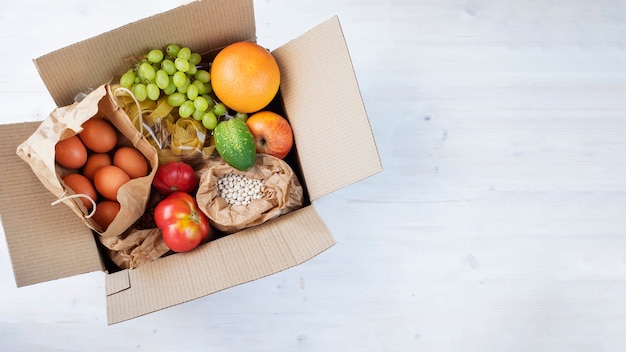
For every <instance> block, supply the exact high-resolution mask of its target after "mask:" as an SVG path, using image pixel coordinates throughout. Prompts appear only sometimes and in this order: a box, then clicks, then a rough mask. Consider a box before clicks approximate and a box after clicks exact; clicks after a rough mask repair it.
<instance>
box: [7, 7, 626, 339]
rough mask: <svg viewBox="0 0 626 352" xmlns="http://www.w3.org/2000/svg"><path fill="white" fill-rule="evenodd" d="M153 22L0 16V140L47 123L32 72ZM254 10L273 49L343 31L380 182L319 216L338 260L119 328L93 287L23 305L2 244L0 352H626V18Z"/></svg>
mask: <svg viewBox="0 0 626 352" xmlns="http://www.w3.org/2000/svg"><path fill="white" fill-rule="evenodd" d="M204 1H207V0H204ZM151 3H152V5H147V4H145V3H141V4H139V3H137V4H135V3H134V2H128V1H120V0H111V1H108V2H81V1H75V0H63V1H55V2H45V1H36V0H24V1H21V2H17V1H11V2H9V3H7V4H5V5H3V6H2V8H0V38H1V40H2V43H3V44H4V45H3V48H5V54H4V55H1V56H0V67H2V70H1V71H0V72H1V76H0V105H1V106H2V108H3V113H2V114H1V116H2V120H1V122H2V123H9V122H18V121H26V120H40V119H43V118H44V117H45V116H46V115H47V114H48V113H49V112H50V111H51V110H52V108H53V107H54V106H53V103H52V100H51V98H50V97H49V95H48V94H47V92H46V91H45V87H44V86H43V83H41V80H40V79H39V77H38V75H37V72H36V70H35V69H34V65H33V64H32V62H31V59H33V58H35V57H37V56H39V55H42V54H45V53H46V52H49V51H51V50H54V49H57V48H60V47H62V46H65V45H68V44H71V43H73V42H76V41H78V40H82V39H85V38H87V37H89V36H92V35H96V34H99V33H101V32H103V31H106V30H109V29H113V28H115V27H117V26H120V25H123V24H124V23H127V22H129V21H134V20H137V19H140V18H143V17H146V16H148V15H151V14H155V13H158V12H161V11H163V10H167V9H170V8H173V7H175V6H178V5H179V4H182V3H184V1H175V0H171V1H166V0H161V1H156V2H154V1H153V2H151ZM255 12H256V18H257V35H258V40H259V42H262V43H263V44H264V45H265V46H267V47H270V48H276V47H278V46H280V45H282V44H284V43H285V42H287V41H289V40H291V39H292V38H294V37H296V36H298V35H300V34H302V33H303V32H305V31H306V30H308V29H310V28H312V27H314V26H315V25H317V24H319V23H321V22H323V21H325V20H327V19H329V18H331V17H332V16H334V15H338V16H339V19H340V21H341V24H342V29H343V31H344V35H345V37H346V41H347V44H348V47H349V49H350V55H351V59H352V62H353V65H354V69H355V73H356V76H357V78H358V80H359V86H360V88H361V93H362V96H363V100H364V103H365V107H366V110H367V113H368V115H369V119H370V123H371V126H372V131H373V133H374V136H375V138H376V143H377V147H378V150H379V153H380V156H381V160H382V162H383V167H384V171H383V172H382V173H380V174H378V175H375V176H372V177H370V178H368V179H366V180H364V181H362V182H360V183H358V184H355V185H351V186H349V187H346V188H344V189H341V190H340V191H337V192H335V193H332V194H330V195H327V196H325V197H322V198H321V199H319V200H317V201H316V202H315V204H314V206H315V208H316V209H317V210H318V212H319V213H320V215H321V217H322V218H323V219H324V221H325V222H326V223H327V225H328V227H329V228H330V230H331V231H332V232H333V234H334V236H335V238H336V240H337V244H336V245H335V246H333V247H332V248H331V249H329V250H328V251H326V252H324V253H322V254H321V255H319V256H318V257H316V258H314V259H313V260H311V261H309V262H306V263H304V264H302V265H300V266H297V267H295V268H292V269H289V270H286V271H283V272H280V273H278V274H275V275H272V276H270V277H267V278H264V279H262V280H258V281H254V282H252V283H249V284H245V285H242V286H237V287H234V288H232V289H229V290H225V291H221V292H218V293H216V294H213V295H211V296H208V297H205V298H201V299H198V300H195V301H192V302H189V303H185V304H182V305H179V306H176V307H173V308H170V309H166V310H163V311H160V312H157V313H154V314H150V315H147V316H144V317H140V318H138V319H134V320H131V321H129V322H125V323H122V324H119V325H115V326H112V327H106V316H105V314H106V306H105V296H104V286H103V284H104V278H103V276H102V274H101V273H92V274H86V275H81V276H77V277H72V278H69V279H63V280H57V281H53V282H48V283H44V284H41V285H36V286H30V287H24V288H19V289H17V288H16V287H15V284H14V281H13V277H12V272H11V267H10V261H9V258H8V252H7V249H6V244H5V241H4V240H2V241H0V301H1V302H2V303H0V350H2V351H40V350H49V351H84V350H90V351H137V350H139V351H141V350H144V351H172V350H187V351H199V350H202V351H206V350H216V351H251V350H253V351H505V350H506V351H622V350H624V345H625V342H626V338H625V337H624V334H623V333H624V326H626V303H625V302H626V299H625V298H626V216H625V215H624V208H625V205H626V177H625V176H626V99H625V95H626V60H624V58H625V57H626V39H625V38H626V37H625V36H624V33H626V3H625V2H622V1H609V0H603V1H596V2H590V1H581V0H572V1H568V2H567V4H565V3H564V2H556V1H551V0H538V1H530V2H520V1H514V0H504V1H486V0H466V1H460V0H443V1H435V0H387V1H354V0H336V1H327V0H318V1H311V0H306V1H299V2H290V1H286V0H280V1H278V0H266V1H255ZM35 22H36V23H37V25H36V26H35V25H34V23H35ZM37 28H44V30H39V29H37ZM320 79H324V77H320ZM311 98H312V99H314V97H311ZM1 236H2V237H3V238H4V234H3V233H2V234H1Z"/></svg>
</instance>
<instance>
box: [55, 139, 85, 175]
mask: <svg viewBox="0 0 626 352" xmlns="http://www.w3.org/2000/svg"><path fill="white" fill-rule="evenodd" d="M54 160H55V161H56V162H57V163H59V165H61V166H63V167H66V168H68V169H78V168H80V167H83V165H85V162H86V161H87V149H85V145H84V144H83V142H81V140H80V139H79V138H78V137H76V136H72V137H70V138H66V139H63V140H61V141H58V142H57V144H56V145H55V146H54Z"/></svg>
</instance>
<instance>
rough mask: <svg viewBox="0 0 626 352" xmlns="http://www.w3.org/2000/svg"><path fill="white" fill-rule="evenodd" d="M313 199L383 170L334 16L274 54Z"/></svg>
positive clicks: (302, 165) (304, 172)
mask: <svg viewBox="0 0 626 352" xmlns="http://www.w3.org/2000/svg"><path fill="white" fill-rule="evenodd" d="M273 54H274V57H276V60H277V62H278V65H279V66H280V69H281V94H282V99H283V102H284V105H285V111H286V115H287V117H288V119H289V121H290V123H291V125H292V127H293V130H294V139H295V142H296V145H297V151H298V157H299V160H300V164H301V167H302V172H303V174H304V178H305V180H306V187H307V190H308V192H309V195H310V198H311V200H315V199H317V198H319V197H321V196H323V195H326V194H328V193H330V192H333V191H336V190H338V189H340V188H342V187H345V186H347V185H350V184H352V183H355V182H357V181H360V180H362V179H364V178H366V177H369V176H371V175H374V174H376V173H379V172H381V171H382V164H381V161H380V156H379V155H378V149H377V148H376V142H375V140H374V136H373V133H372V129H371V126H370V124H369V120H368V117H367V113H366V111H365V106H364V104H363V99H362V97H361V92H360V90H359V86H358V82H357V78H356V74H355V72H354V68H353V66H352V60H351V58H350V54H349V52H348V47H347V45H346V42H345V38H344V35H343V31H342V29H341V25H340V23H339V18H338V17H337V16H335V17H333V18H331V19H330V20H328V21H326V22H324V23H322V24H320V25H318V26H316V27H315V28H313V29H311V30H310V31H308V32H306V33H305V34H303V35H301V36H299V37H298V38H296V39H294V40H292V41H290V42H288V43H287V44H285V45H283V46H281V47H280V48H277V49H276V50H274V51H273Z"/></svg>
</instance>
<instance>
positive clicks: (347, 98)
mask: <svg viewBox="0 0 626 352" xmlns="http://www.w3.org/2000/svg"><path fill="white" fill-rule="evenodd" d="M215 13H219V14H220V16H214V14H215ZM207 18H209V19H211V20H210V21H207V20H206V19H207ZM240 40H254V41H257V42H258V43H259V44H261V45H262V42H263V41H262V38H260V39H259V40H257V38H256V34H255V18H254V8H253V2H252V1H251V0H228V1H225V0H204V1H197V2H193V3H190V4H187V5H184V6H181V7H178V8H175V9H173V10H171V11H168V12H164V13H161V14H158V15H155V16H152V17H149V18H146V19H143V20H140V21H137V22H134V23H131V24H128V25H125V26H123V27H120V28H118V29H115V30H112V31H109V32H106V33H103V34H101V35H99V36H96V37H93V38H90V39H88V40H85V41H82V42H79V43H76V44H73V45H71V46H68V47H65V48H62V49H60V50H57V51H54V52H52V53H49V54H47V55H44V56H42V57H40V58H37V59H36V60H34V63H35V66H36V67H37V69H38V71H39V73H40V75H41V77H42V79H43V81H44V83H45V84H46V86H47V88H48V90H49V92H50V94H51V95H52V97H53V99H54V101H55V102H56V104H57V105H58V106H66V105H69V104H71V103H72V102H73V99H74V96H75V95H76V94H77V93H79V92H84V91H85V90H87V89H88V88H90V87H91V88H95V87H98V86H99V85H101V84H102V83H105V82H107V81H109V80H111V79H112V78H113V76H114V75H115V74H119V73H121V72H124V71H125V70H126V69H127V67H128V63H127V62H125V61H124V58H126V57H130V56H134V55H139V54H141V53H144V52H146V50H148V49H151V48H155V47H163V46H164V45H166V44H168V43H172V42H175V43H179V44H184V45H186V46H189V47H191V48H193V50H194V51H197V52H201V53H209V52H214V51H216V50H217V49H219V48H221V47H224V46H226V45H227V44H230V43H233V42H236V41H240ZM272 53H273V55H274V56H275V57H276V60H277V61H278V64H279V67H280V69H281V74H282V77H281V78H282V82H281V88H280V95H281V98H282V102H283V105H284V106H283V108H284V112H285V114H286V117H287V118H288V119H289V121H290V123H291V125H292V128H293V131H294V138H295V148H296V151H297V153H296V158H297V163H298V165H297V169H298V175H299V178H300V181H301V182H302V184H303V186H304V187H305V190H306V192H305V194H306V204H305V206H304V207H303V208H302V209H299V210H297V211H295V212H293V213H290V214H287V215H283V216H281V217H279V218H277V219H274V220H271V221H269V222H267V223H265V224H263V225H260V226H257V227H254V228H249V229H247V230H244V231H241V232H239V233H236V234H232V235H229V236H226V237H223V238H220V239H218V240H215V241H212V242H210V243H207V244H205V245H203V246H201V247H199V248H197V249H195V250H194V251H191V252H188V253H178V254H175V255H171V256H167V257H164V258H161V259H158V260H156V261H154V262H152V263H149V264H146V265H143V266H141V267H139V268H137V269H133V270H121V271H115V272H112V271H110V270H109V269H108V266H107V262H106V257H105V256H102V255H101V253H100V252H99V246H98V244H97V241H96V240H95V238H94V235H93V233H92V232H91V231H90V230H89V229H88V228H86V226H85V225H84V224H83V223H82V221H81V219H79V218H78V217H77V216H76V215H75V214H74V213H72V211H71V210H70V209H69V208H68V207H66V206H51V205H50V204H51V202H53V201H54V200H55V198H54V196H53V195H52V194H51V193H50V192H48V191H47V190H46V189H45V188H44V187H43V186H42V185H41V183H40V182H39V181H38V179H37V178H36V177H35V175H34V174H33V173H32V171H31V170H30V168H29V166H28V165H27V164H26V163H25V162H24V161H22V160H21V159H19V158H18V157H17V155H16V153H15V151H16V148H17V146H18V145H19V144H20V143H22V142H23V141H24V140H25V139H26V138H27V137H28V136H29V135H30V134H31V133H32V132H33V131H34V130H35V129H36V128H37V126H38V125H39V124H40V122H25V123H18V124H11V125H2V126H0V153H1V154H0V157H1V158H2V165H3V167H2V168H0V190H1V192H2V198H1V200H0V214H1V216H2V223H3V226H4V230H5V233H6V240H7V244H8V248H9V252H10V257H11V262H12V265H13V271H14V275H15V280H16V283H17V285H18V286H24V285H31V284H36V283H40V282H43V281H47V280H54V279H59V278H64V277H68V276H72V275H77V274H82V273H87V272H92V271H102V272H103V273H104V279H105V287H106V296H107V316H108V323H109V324H114V323H118V322H121V321H124V320H128V319H132V318H135V317H138V316H141V315H144V314H147V313H151V312H154V311H157V310H159V309H163V308H166V307H170V306H173V305H176V304H180V303H183V302H186V301H189V300H193V299H196V298H199V297H202V296H205V295H208V294H211V293H214V292H217V291H220V290H223V289H226V288H228V287H232V286H234V285H238V284H242V283H245V282H249V281H252V280H256V279H259V278H261V277H264V276H267V275H270V274H273V273H276V272H279V271H281V270H284V269H287V268H289V267H292V266H295V265H298V264H301V263H303V262H305V261H307V260H308V259H310V258H312V257H314V256H315V255H317V254H319V253H321V252H322V251H324V250H326V249H328V248H329V247H331V246H332V245H334V244H335V239H334V238H333V236H332V234H331V233H330V231H329V229H328V228H327V226H326V225H325V224H324V222H323V220H322V219H321V218H320V216H319V215H318V213H317V211H316V210H315V200H316V199H318V198H320V197H323V196H324V195H326V194H328V193H330V192H333V191H335V190H337V189H339V188H342V187H345V186H348V185H350V184H352V183H354V182H357V181H359V180H362V179H363V178H366V177H369V176H371V175H373V174H376V173H378V172H380V171H382V166H381V162H380V158H379V156H378V151H377V149H376V145H375V141H374V138H373V135H372V131H371V128H370V125H369V121H368V118H367V114H366V111H365V108H364V105H363V102H362V99H361V95H360V92H359V88H358V84H357V80H356V77H355V73H354V70H353V68H352V63H351V60H350V56H349V53H348V49H347V46H346V43H345V40H344V37H343V33H342V29H341V26H340V23H339V19H338V18H337V17H334V18H331V19H329V20H328V21H326V22H324V23H322V24H320V25H318V26H317V27H315V28H313V29H311V30H310V31H308V32H306V33H305V34H303V35H301V36H299V37H297V38H295V39H293V40H292V41H290V42H288V43H286V44H284V45H283V46H281V47H279V48H276V49H275V50H273V51H272ZM24 214H29V216H24ZM30 214H33V216H31V215H30Z"/></svg>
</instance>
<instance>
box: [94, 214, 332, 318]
mask: <svg viewBox="0 0 626 352" xmlns="http://www.w3.org/2000/svg"><path fill="white" fill-rule="evenodd" d="M334 244H335V240H334V238H333V236H332V234H331V233H330V230H329V229H328V227H327V226H326V225H325V224H324V222H323V220H322V219H321V218H320V216H319V214H318V213H317V211H316V210H315V208H314V207H313V206H308V207H305V208H302V209H299V210H297V211H294V212H292V213H289V214H286V215H283V216H281V217H279V218H276V219H273V220H270V221H269V222H266V223H265V224H263V225H261V226H257V227H253V228H249V229H246V230H243V231H240V232H238V233H236V234H232V235H229V236H226V237H223V238H220V239H218V240H215V241H213V242H209V243H207V244H205V245H203V246H201V247H199V248H197V249H195V250H194V251H191V252H188V253H178V254H176V255H173V256H168V257H165V258H161V259H159V260H157V261H155V262H152V263H149V264H146V265H143V266H141V267H139V268H137V269H133V270H124V271H120V272H117V273H113V274H110V275H107V277H106V290H107V317H108V323H109V324H115V323H119V322H122V321H125V320H128V319H132V318H135V317H138V316H141V315H144V314H148V313H151V312H154V311H157V310H160V309H163V308H167V307H171V306H174V305H177V304H180V303H184V302H187V301H190V300H193V299H196V298H199V297H202V296H205V295H208V294H211V293H215V292H218V291H221V290H223V289H226V288H229V287H232V286H235V285H239V284H243V283H246V282H250V281H253V280H256V279H259V278H261V277H265V276H268V275H271V274H274V273H277V272H279V271H282V270H285V269H288V268H290V267H293V266H296V265H299V264H302V263H303V262H305V261H307V260H309V259H311V258H313V257H314V256H316V255H318V254H319V253H321V252H323V251H324V250H326V249H328V248H330V247H331V246H333V245H334Z"/></svg>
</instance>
